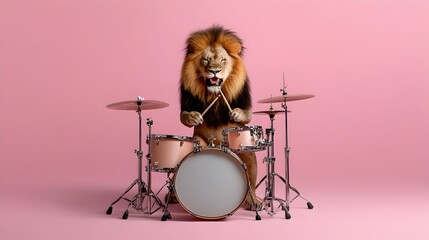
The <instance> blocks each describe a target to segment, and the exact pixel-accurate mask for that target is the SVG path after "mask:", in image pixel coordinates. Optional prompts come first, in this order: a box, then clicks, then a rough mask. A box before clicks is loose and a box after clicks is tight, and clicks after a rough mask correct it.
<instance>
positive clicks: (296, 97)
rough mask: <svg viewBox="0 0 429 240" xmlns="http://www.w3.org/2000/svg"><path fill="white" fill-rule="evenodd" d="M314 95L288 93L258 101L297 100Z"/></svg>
mask: <svg viewBox="0 0 429 240" xmlns="http://www.w3.org/2000/svg"><path fill="white" fill-rule="evenodd" d="M313 97H315V95H312V94H290V95H285V96H283V95H282V96H277V97H270V98H266V99H262V100H259V101H258V103H282V102H291V101H297V100H303V99H307V98H313Z"/></svg>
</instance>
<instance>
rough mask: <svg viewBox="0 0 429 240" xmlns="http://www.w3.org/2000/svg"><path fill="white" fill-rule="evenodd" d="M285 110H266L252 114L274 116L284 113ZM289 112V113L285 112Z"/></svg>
mask: <svg viewBox="0 0 429 240" xmlns="http://www.w3.org/2000/svg"><path fill="white" fill-rule="evenodd" d="M284 112H285V110H274V109H273V110H267V111H258V112H253V114H261V115H262V114H268V115H276V114H277V113H284ZM287 112H290V111H287Z"/></svg>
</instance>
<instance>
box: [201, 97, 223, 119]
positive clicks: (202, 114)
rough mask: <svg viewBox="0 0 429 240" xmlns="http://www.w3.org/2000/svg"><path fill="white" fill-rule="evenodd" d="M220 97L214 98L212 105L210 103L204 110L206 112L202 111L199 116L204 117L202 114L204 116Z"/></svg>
mask: <svg viewBox="0 0 429 240" xmlns="http://www.w3.org/2000/svg"><path fill="white" fill-rule="evenodd" d="M219 97H220V95H218V96H217V98H215V100H213V102H212V103H210V105H209V106H208V107H207V108H206V110H204V112H203V113H201V116H204V114H206V112H207V111H208V110H209V109H210V108H211V107H212V106H213V104H215V102H216V101H217V100H218V99H219Z"/></svg>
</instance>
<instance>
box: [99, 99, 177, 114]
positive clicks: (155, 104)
mask: <svg viewBox="0 0 429 240" xmlns="http://www.w3.org/2000/svg"><path fill="white" fill-rule="evenodd" d="M139 105H140V110H151V109H159V108H165V107H168V106H169V104H168V103H165V102H161V101H156V100H144V99H142V98H139V99H138V100H134V101H124V102H117V103H112V104H109V105H107V108H110V109H114V110H133V111H137V110H138V106H139Z"/></svg>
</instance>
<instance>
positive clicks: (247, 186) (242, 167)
mask: <svg viewBox="0 0 429 240" xmlns="http://www.w3.org/2000/svg"><path fill="white" fill-rule="evenodd" d="M212 150H214V151H223V152H225V153H228V154H230V155H231V156H232V157H233V158H234V159H235V160H237V161H238V163H239V164H240V166H241V170H242V171H243V172H244V175H245V181H246V194H244V197H243V200H242V201H241V203H240V204H239V205H238V206H237V207H236V208H235V209H234V210H233V211H231V212H230V213H228V214H225V215H222V216H216V217H207V216H202V215H199V214H196V213H194V212H192V211H191V210H190V209H188V208H187V207H186V206H185V204H184V203H182V201H181V200H180V198H179V197H178V196H179V195H178V194H177V191H176V187H174V189H173V191H174V194H175V195H176V198H177V201H178V202H179V204H180V206H182V207H183V209H185V210H186V212H188V213H189V214H191V215H192V216H194V217H197V218H201V219H205V220H219V219H223V218H226V217H230V216H232V215H233V214H234V213H235V212H236V211H237V210H238V209H240V207H241V206H242V205H243V203H244V201H245V200H246V196H247V194H248V193H249V177H248V173H247V167H246V165H245V164H244V162H243V160H241V159H240V158H239V157H238V155H237V154H235V153H234V152H233V151H231V150H230V149H228V148H225V147H211V146H204V147H201V148H200V149H199V150H194V151H192V152H190V153H188V154H187V155H186V156H185V157H184V158H183V159H182V160H181V161H180V162H179V163H178V164H177V166H176V168H175V169H174V176H173V184H174V186H175V185H176V176H177V171H179V169H180V166H181V165H182V163H183V162H184V161H185V160H186V159H188V158H189V157H190V156H191V155H193V154H196V153H199V152H202V151H212Z"/></svg>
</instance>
